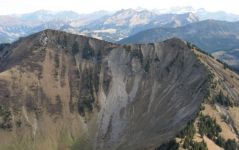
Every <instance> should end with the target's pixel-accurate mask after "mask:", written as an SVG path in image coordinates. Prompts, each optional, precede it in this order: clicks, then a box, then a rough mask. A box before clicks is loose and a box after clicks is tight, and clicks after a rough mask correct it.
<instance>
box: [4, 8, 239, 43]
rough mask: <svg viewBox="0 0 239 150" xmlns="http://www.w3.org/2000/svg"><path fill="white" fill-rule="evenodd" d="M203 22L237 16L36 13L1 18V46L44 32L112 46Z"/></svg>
mask: <svg viewBox="0 0 239 150" xmlns="http://www.w3.org/2000/svg"><path fill="white" fill-rule="evenodd" d="M205 19H217V20H226V21H236V20H239V16H238V15H234V14H228V13H225V12H208V11H206V10H204V9H198V10H195V9H193V8H191V7H183V8H181V7H178V8H172V9H168V10H145V9H123V10H120V11H117V12H107V11H97V12H94V13H91V14H78V13H76V12H73V11H61V12H52V11H46V10H39V11H36V12H32V13H27V14H22V15H18V14H17V15H7V16H0V43H9V42H13V41H15V40H17V39H18V38H19V37H22V36H27V35H30V34H32V33H35V32H39V31H41V30H44V29H56V30H62V31H67V32H70V33H75V34H82V35H87V36H91V37H95V38H98V39H104V40H107V41H111V42H115V41H119V40H121V39H123V38H126V37H128V36H131V35H133V34H136V33H137V32H140V31H143V30H147V29H151V28H157V27H164V28H175V27H181V26H184V25H188V24H191V23H195V22H198V21H201V20H205Z"/></svg>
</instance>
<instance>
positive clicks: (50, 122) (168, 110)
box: [0, 30, 209, 150]
mask: <svg viewBox="0 0 239 150" xmlns="http://www.w3.org/2000/svg"><path fill="white" fill-rule="evenodd" d="M4 51H5V53H4V54H5V55H4V56H3V55H2V54H1V53H0V54H1V60H0V61H1V62H0V117H1V119H0V132H1V135H0V149H24V150H27V149H29V150H30V149H37V150H38V149H39V150H40V149H46V150H47V149H49V150H52V149H81V150H83V149H97V150H113V149H122V150H123V149H124V150H125V149H128V150H135V149H150V148H152V149H153V148H155V147H157V146H159V145H160V144H162V143H164V142H167V141H168V140H170V139H172V138H174V137H175V135H176V134H177V133H178V132H179V131H180V130H181V129H183V128H184V127H185V126H186V124H187V122H188V121H189V120H191V119H192V118H194V117H195V116H196V114H197V112H198V111H199V108H200V105H201V102H202V100H203V98H204V96H205V95H206V93H207V89H208V84H207V81H208V75H209V72H208V70H207V69H206V67H205V66H204V65H203V64H202V63H201V62H200V61H199V59H197V57H196V55H195V54H194V53H193V51H192V50H191V49H190V48H189V47H188V46H187V44H186V43H185V42H183V41H181V40H179V39H176V38H174V39H170V40H167V41H164V42H160V43H153V44H141V45H117V44H112V43H108V42H105V41H100V40H96V39H93V38H87V37H84V36H79V35H73V34H68V33H65V32H59V31H53V30H46V31H43V32H40V33H37V34H34V35H31V36H29V37H26V38H23V39H21V40H19V41H17V42H15V43H13V44H12V45H10V46H8V47H7V48H4Z"/></svg>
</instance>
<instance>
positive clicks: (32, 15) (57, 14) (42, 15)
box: [18, 10, 80, 22]
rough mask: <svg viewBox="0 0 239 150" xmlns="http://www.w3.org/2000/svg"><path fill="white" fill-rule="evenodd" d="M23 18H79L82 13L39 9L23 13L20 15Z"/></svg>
mask: <svg viewBox="0 0 239 150" xmlns="http://www.w3.org/2000/svg"><path fill="white" fill-rule="evenodd" d="M18 17H19V18H20V19H22V20H27V21H42V22H47V21H52V20H64V21H69V20H75V19H79V18H80V15H79V14H78V13H76V12H73V11H60V12H53V11H47V10H39V11H35V12H32V13H27V14H23V15H19V16H18Z"/></svg>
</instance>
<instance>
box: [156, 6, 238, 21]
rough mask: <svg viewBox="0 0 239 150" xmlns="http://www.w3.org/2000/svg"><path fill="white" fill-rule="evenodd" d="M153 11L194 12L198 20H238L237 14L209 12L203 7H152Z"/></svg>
mask: <svg viewBox="0 0 239 150" xmlns="http://www.w3.org/2000/svg"><path fill="white" fill-rule="evenodd" d="M153 12H155V13H157V14H166V13H167V14H169V13H173V14H182V13H188V12H191V13H194V14H196V16H198V18H199V19H200V20H207V19H214V20H222V21H232V22H233V21H239V15H237V14H232V13H227V12H224V11H216V12H210V11H207V10H205V9H204V8H200V9H195V8H193V7H191V6H188V7H172V8H168V9H154V10H153Z"/></svg>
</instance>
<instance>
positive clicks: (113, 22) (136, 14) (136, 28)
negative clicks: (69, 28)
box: [80, 9, 198, 41]
mask: <svg viewBox="0 0 239 150" xmlns="http://www.w3.org/2000/svg"><path fill="white" fill-rule="evenodd" d="M197 21H198V18H197V17H196V16H195V15H194V14H192V13H186V14H162V15H159V14H156V13H154V12H151V11H148V10H134V9H126V10H120V11H118V12H116V13H115V14H113V15H111V16H108V17H105V18H103V19H99V20H96V21H94V22H92V23H91V24H88V25H87V26H86V27H85V28H81V30H80V32H81V33H84V34H86V35H88V36H93V37H96V38H100V39H105V40H108V41H117V40H120V39H122V38H125V37H128V36H129V35H132V34H135V33H137V32H140V31H143V30H146V29H150V28H154V27H162V26H164V27H178V26H183V25H186V24H190V23H193V22H197Z"/></svg>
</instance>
